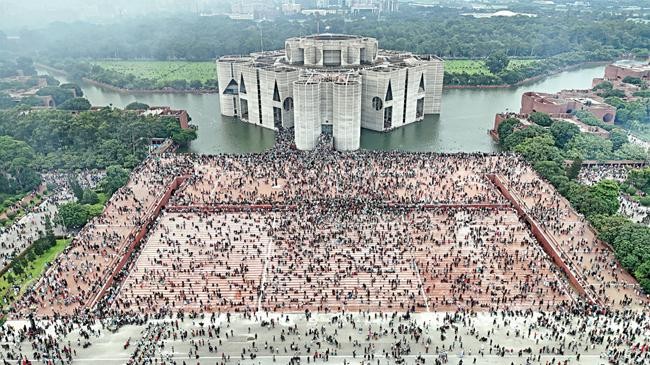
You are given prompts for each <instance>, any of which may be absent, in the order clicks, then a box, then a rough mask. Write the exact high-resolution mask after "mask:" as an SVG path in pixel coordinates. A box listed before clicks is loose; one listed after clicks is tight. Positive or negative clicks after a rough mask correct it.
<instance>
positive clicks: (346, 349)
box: [0, 305, 650, 365]
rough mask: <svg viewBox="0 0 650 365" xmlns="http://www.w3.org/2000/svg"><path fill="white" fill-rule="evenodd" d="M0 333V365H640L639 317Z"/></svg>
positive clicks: (146, 322)
mask: <svg viewBox="0 0 650 365" xmlns="http://www.w3.org/2000/svg"><path fill="white" fill-rule="evenodd" d="M126 318H127V320H125V317H122V318H119V321H121V322H122V324H128V326H124V327H121V328H119V329H111V328H110V327H109V326H108V325H107V323H108V322H109V321H110V320H109V319H108V318H106V319H104V320H103V321H99V320H94V321H80V320H79V319H78V318H75V317H62V318H57V319H54V320H52V321H30V323H25V324H17V325H15V326H12V325H4V326H1V327H0V346H2V348H3V351H0V360H1V361H2V362H3V363H4V364H31V363H44V364H70V363H72V362H73V361H76V362H79V361H82V362H83V360H80V359H87V356H88V355H89V354H93V355H94V361H95V362H101V363H105V364H125V363H127V364H217V365H227V364H271V363H280V364H305V363H312V362H313V363H315V364H316V363H330V362H332V363H337V364H341V363H346V364H368V365H371V364H372V365H374V364H377V365H387V364H436V365H438V364H446V363H452V364H477V363H478V364H485V363H498V364H567V363H605V362H608V363H610V364H617V365H618V364H620V365H623V364H626V365H627V364H635V365H641V364H646V363H647V362H648V361H649V360H650V335H649V334H648V331H649V330H650V327H649V326H650V325H649V322H648V320H649V318H648V313H647V312H638V311H629V310H625V311H607V310H594V308H592V307H583V306H580V305H570V306H566V307H561V308H558V309H556V310H554V311H533V310H526V311H489V312H474V311H454V312H438V313H412V312H409V311H405V312H401V311H399V312H398V311H396V312H392V311H381V312H365V311H357V312H348V311H343V312H338V313H331V314H323V313H313V312H310V311H306V312H305V313H303V314H299V313H296V314H287V313H268V312H267V313H262V312H260V313H255V314H251V313H240V314H232V313H222V314H217V313H214V312H213V313H205V312H203V313H196V312H192V313H183V312H179V313H176V314H173V315H171V314H170V315H167V316H157V317H156V318H155V319H154V318H153V317H148V316H147V315H142V314H140V315H137V316H130V317H126Z"/></svg>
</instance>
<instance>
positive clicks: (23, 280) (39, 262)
mask: <svg viewBox="0 0 650 365" xmlns="http://www.w3.org/2000/svg"><path fill="white" fill-rule="evenodd" d="M48 240H49V239H48V238H43V239H41V240H39V242H37V244H35V245H34V246H33V247H32V248H31V249H30V251H29V252H28V253H27V254H26V255H25V257H24V258H22V259H19V260H16V262H14V263H13V264H12V268H11V269H10V270H8V271H7V272H5V273H4V274H2V276H0V308H2V312H6V309H7V308H8V306H9V305H11V303H12V302H13V301H14V300H15V299H16V298H19V297H20V296H21V295H22V294H23V293H24V292H25V290H26V289H27V288H28V287H29V286H30V285H33V284H34V283H36V281H37V280H38V279H39V278H40V277H41V275H43V273H44V272H45V270H47V268H48V265H49V264H50V263H51V262H52V261H54V259H55V258H56V257H57V256H58V255H59V254H60V253H61V252H63V250H65V248H66V247H68V245H69V244H70V239H57V240H54V241H52V242H51V243H52V244H50V242H49V241H48ZM35 246H38V247H35ZM18 262H20V263H19V264H18Z"/></svg>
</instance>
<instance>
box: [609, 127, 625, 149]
mask: <svg viewBox="0 0 650 365" xmlns="http://www.w3.org/2000/svg"><path fill="white" fill-rule="evenodd" d="M609 140H610V141H612V148H613V149H614V150H617V149H619V148H621V147H622V146H623V145H624V144H626V143H627V142H628V136H627V132H626V131H624V130H622V129H621V128H614V129H613V130H612V131H611V132H609Z"/></svg>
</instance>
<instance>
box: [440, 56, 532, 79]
mask: <svg viewBox="0 0 650 365" xmlns="http://www.w3.org/2000/svg"><path fill="white" fill-rule="evenodd" d="M537 61H538V60H520V59H512V60H510V62H509V63H508V67H507V70H517V69H520V68H522V67H526V66H530V65H532V64H533V63H535V62H537ZM445 72H447V73H451V74H460V73H466V74H468V75H492V72H490V70H489V69H488V68H487V66H486V65H485V62H484V61H483V60H445Z"/></svg>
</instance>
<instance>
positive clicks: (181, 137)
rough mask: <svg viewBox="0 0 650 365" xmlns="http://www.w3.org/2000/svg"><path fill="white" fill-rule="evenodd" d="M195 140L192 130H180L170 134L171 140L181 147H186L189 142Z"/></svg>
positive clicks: (194, 132)
mask: <svg viewBox="0 0 650 365" xmlns="http://www.w3.org/2000/svg"><path fill="white" fill-rule="evenodd" d="M195 139H196V131H195V130H194V129H182V130H180V131H178V132H176V133H174V134H172V140H173V141H174V142H175V143H177V144H178V145H179V146H181V147H186V146H187V145H188V144H189V143H190V142H191V141H193V140H195Z"/></svg>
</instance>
